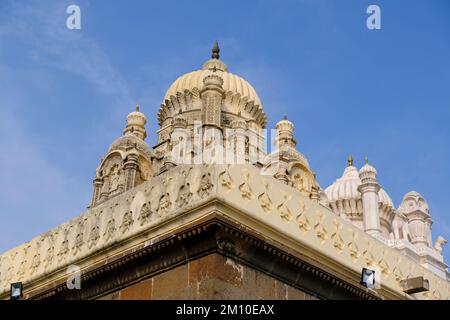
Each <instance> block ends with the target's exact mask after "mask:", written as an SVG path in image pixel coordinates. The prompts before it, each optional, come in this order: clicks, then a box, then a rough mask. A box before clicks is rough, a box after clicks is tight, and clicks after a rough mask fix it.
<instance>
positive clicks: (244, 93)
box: [158, 43, 267, 128]
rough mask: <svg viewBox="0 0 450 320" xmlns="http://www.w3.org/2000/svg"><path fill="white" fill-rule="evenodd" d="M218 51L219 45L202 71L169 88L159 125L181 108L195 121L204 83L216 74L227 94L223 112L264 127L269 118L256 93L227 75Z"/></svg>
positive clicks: (177, 80)
mask: <svg viewBox="0 0 450 320" xmlns="http://www.w3.org/2000/svg"><path fill="white" fill-rule="evenodd" d="M219 52H220V50H219V46H218V44H217V43H216V44H215V45H214V48H213V51H212V55H211V59H209V60H207V61H206V62H205V63H204V64H203V67H202V68H201V69H199V70H195V71H192V72H189V73H186V74H184V75H182V76H180V77H178V78H177V79H176V80H175V81H174V82H173V83H172V84H171V85H170V87H169V89H168V90H167V92H166V94H165V95H164V98H163V101H162V103H161V107H160V110H159V112H158V123H159V125H160V126H162V125H163V124H164V122H165V121H166V120H167V119H169V118H172V117H173V115H174V114H175V113H176V112H178V110H180V109H181V110H182V112H185V111H189V112H191V111H194V113H191V114H190V115H189V116H188V117H190V118H191V119H193V118H194V117H195V111H196V110H198V109H200V108H201V102H200V99H201V97H200V96H201V92H202V90H203V89H204V88H205V83H204V81H205V79H206V78H208V76H211V74H214V75H215V76H217V77H218V78H220V79H221V82H222V83H221V85H220V89H221V91H223V95H224V99H223V105H222V111H224V113H226V114H228V115H230V114H232V115H234V116H238V117H242V118H244V119H245V120H253V121H254V122H255V123H256V124H257V125H258V126H259V127H260V128H265V126H266V123H267V118H266V114H265V113H264V111H263V107H262V103H261V100H260V99H259V97H258V94H257V93H256V90H255V89H254V88H253V86H252V85H251V84H250V83H248V81H246V80H245V79H243V78H242V77H240V76H238V75H235V74H233V73H231V72H228V67H227V65H226V64H225V63H224V62H223V61H222V60H220V59H219V58H220V56H219ZM167 124H168V123H166V125H167Z"/></svg>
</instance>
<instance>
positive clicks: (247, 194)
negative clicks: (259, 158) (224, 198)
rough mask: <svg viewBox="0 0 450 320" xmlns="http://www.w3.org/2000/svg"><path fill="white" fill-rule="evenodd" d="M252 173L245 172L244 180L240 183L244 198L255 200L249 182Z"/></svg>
mask: <svg viewBox="0 0 450 320" xmlns="http://www.w3.org/2000/svg"><path fill="white" fill-rule="evenodd" d="M249 179H250V174H249V173H248V172H244V182H243V183H241V184H240V185H239V191H240V192H241V196H242V198H244V199H246V200H253V191H252V188H251V187H250V183H249Z"/></svg>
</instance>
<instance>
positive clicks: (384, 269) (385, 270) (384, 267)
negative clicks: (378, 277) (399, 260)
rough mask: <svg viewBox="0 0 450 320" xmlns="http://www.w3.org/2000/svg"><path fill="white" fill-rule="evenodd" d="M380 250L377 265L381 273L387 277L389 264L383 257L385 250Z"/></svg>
mask: <svg viewBox="0 0 450 320" xmlns="http://www.w3.org/2000/svg"><path fill="white" fill-rule="evenodd" d="M381 252H382V253H381V259H380V260H378V265H379V266H380V269H381V273H382V274H383V275H384V276H385V277H387V276H389V274H390V272H391V271H390V268H389V265H388V263H387V261H386V259H385V256H386V250H385V249H383V250H382V251H381Z"/></svg>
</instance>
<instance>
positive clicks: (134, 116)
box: [127, 106, 147, 126]
mask: <svg viewBox="0 0 450 320" xmlns="http://www.w3.org/2000/svg"><path fill="white" fill-rule="evenodd" d="M146 123H147V117H146V116H145V114H143V113H142V112H141V111H140V107H139V106H136V111H133V112H131V113H129V114H128V116H127V125H129V126H132V125H136V126H145V124H146Z"/></svg>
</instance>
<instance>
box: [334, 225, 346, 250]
mask: <svg viewBox="0 0 450 320" xmlns="http://www.w3.org/2000/svg"><path fill="white" fill-rule="evenodd" d="M333 224H334V226H335V228H336V229H335V231H334V233H333V234H332V235H331V241H332V242H333V247H334V248H335V249H336V250H337V251H338V253H341V252H342V251H343V250H344V248H345V243H344V240H343V239H342V237H341V235H340V233H341V230H342V226H343V225H342V223H341V222H338V221H337V220H336V219H334V220H333Z"/></svg>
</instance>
